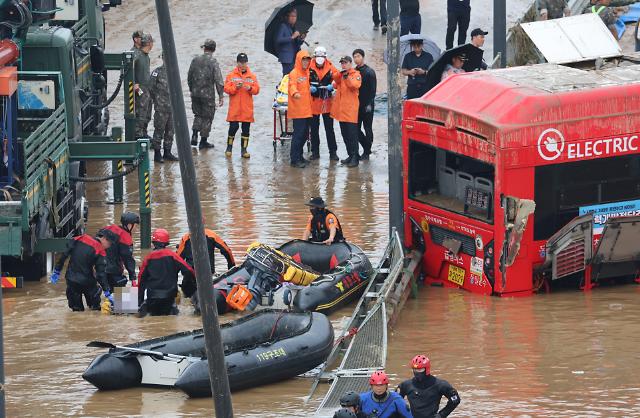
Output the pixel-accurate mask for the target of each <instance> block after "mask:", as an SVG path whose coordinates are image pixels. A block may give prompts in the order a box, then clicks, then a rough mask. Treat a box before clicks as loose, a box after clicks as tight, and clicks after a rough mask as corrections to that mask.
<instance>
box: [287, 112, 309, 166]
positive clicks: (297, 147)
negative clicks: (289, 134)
mask: <svg viewBox="0 0 640 418" xmlns="http://www.w3.org/2000/svg"><path fill="white" fill-rule="evenodd" d="M310 121H311V118H304V119H293V138H292V139H291V152H290V153H289V158H290V160H291V164H294V163H297V162H298V161H302V152H303V150H304V143H305V142H306V141H307V139H308V138H309V124H310Z"/></svg>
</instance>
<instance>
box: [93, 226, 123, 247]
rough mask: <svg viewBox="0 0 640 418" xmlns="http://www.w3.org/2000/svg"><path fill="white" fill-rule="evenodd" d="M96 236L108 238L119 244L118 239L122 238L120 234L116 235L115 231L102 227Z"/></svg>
mask: <svg viewBox="0 0 640 418" xmlns="http://www.w3.org/2000/svg"><path fill="white" fill-rule="evenodd" d="M96 237H98V238H102V237H104V238H106V239H108V240H109V241H111V243H112V244H117V243H118V241H119V240H120V238H119V237H118V235H116V234H115V233H114V232H113V231H111V230H109V229H107V228H102V229H101V230H99V231H98V233H97V234H96Z"/></svg>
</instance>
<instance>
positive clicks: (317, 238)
mask: <svg viewBox="0 0 640 418" xmlns="http://www.w3.org/2000/svg"><path fill="white" fill-rule="evenodd" d="M328 215H333V216H334V217H335V218H336V222H337V225H336V236H335V237H334V239H333V241H334V242H340V241H344V235H343V234H342V225H340V220H338V217H337V216H336V215H335V214H334V213H333V212H331V211H330V210H328V209H325V210H322V211H318V212H317V213H316V214H314V215H313V217H312V218H311V241H313V242H323V241H326V240H328V239H329V235H331V231H330V230H329V228H327V216H328Z"/></svg>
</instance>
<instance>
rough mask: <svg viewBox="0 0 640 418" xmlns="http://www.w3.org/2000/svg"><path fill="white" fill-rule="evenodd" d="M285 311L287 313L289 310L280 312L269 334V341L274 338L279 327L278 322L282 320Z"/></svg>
mask: <svg viewBox="0 0 640 418" xmlns="http://www.w3.org/2000/svg"><path fill="white" fill-rule="evenodd" d="M285 313H287V311H282V312H280V315H278V318H277V319H276V323H275V324H273V328H271V334H269V341H271V339H272V338H273V335H274V334H275V333H276V328H278V323H279V322H280V320H281V319H282V317H283V316H284V314H285Z"/></svg>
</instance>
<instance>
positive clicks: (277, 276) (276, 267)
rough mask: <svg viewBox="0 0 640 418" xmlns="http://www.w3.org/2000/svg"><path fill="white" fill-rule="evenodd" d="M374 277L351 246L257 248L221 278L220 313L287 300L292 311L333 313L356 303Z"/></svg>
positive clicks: (289, 244)
mask: <svg viewBox="0 0 640 418" xmlns="http://www.w3.org/2000/svg"><path fill="white" fill-rule="evenodd" d="M372 275H373V267H372V266H371V262H370V261H369V258H368V257H367V256H366V254H364V252H363V251H362V250H361V249H360V248H359V247H358V246H357V245H354V244H351V243H349V242H337V243H333V244H331V245H325V244H320V243H312V242H309V241H302V240H293V241H289V242H287V243H285V244H284V245H282V246H281V247H280V248H278V249H273V248H270V247H268V246H266V245H262V244H253V245H252V246H251V247H249V249H248V250H247V258H246V260H245V262H244V263H243V264H242V265H240V266H236V267H234V268H233V269H231V270H229V271H228V272H227V273H225V274H223V275H222V276H220V277H219V278H218V279H217V280H216V284H215V287H216V302H217V304H218V312H219V313H221V314H222V313H225V312H226V311H228V310H231V309H240V310H242V309H250V310H253V309H255V308H256V307H257V306H258V305H261V306H273V305H274V303H275V302H276V301H277V300H278V299H283V300H284V303H285V305H288V306H290V307H291V308H292V309H293V310H296V311H317V312H323V313H327V314H328V313H330V312H333V311H334V310H336V309H339V308H341V307H342V306H345V305H346V304H348V303H349V302H351V301H353V300H355V299H357V298H358V296H360V294H361V293H362V291H363V290H364V289H365V288H366V285H367V283H368V281H369V279H370V278H371V276H372ZM223 301H226V303H222V302H223Z"/></svg>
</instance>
